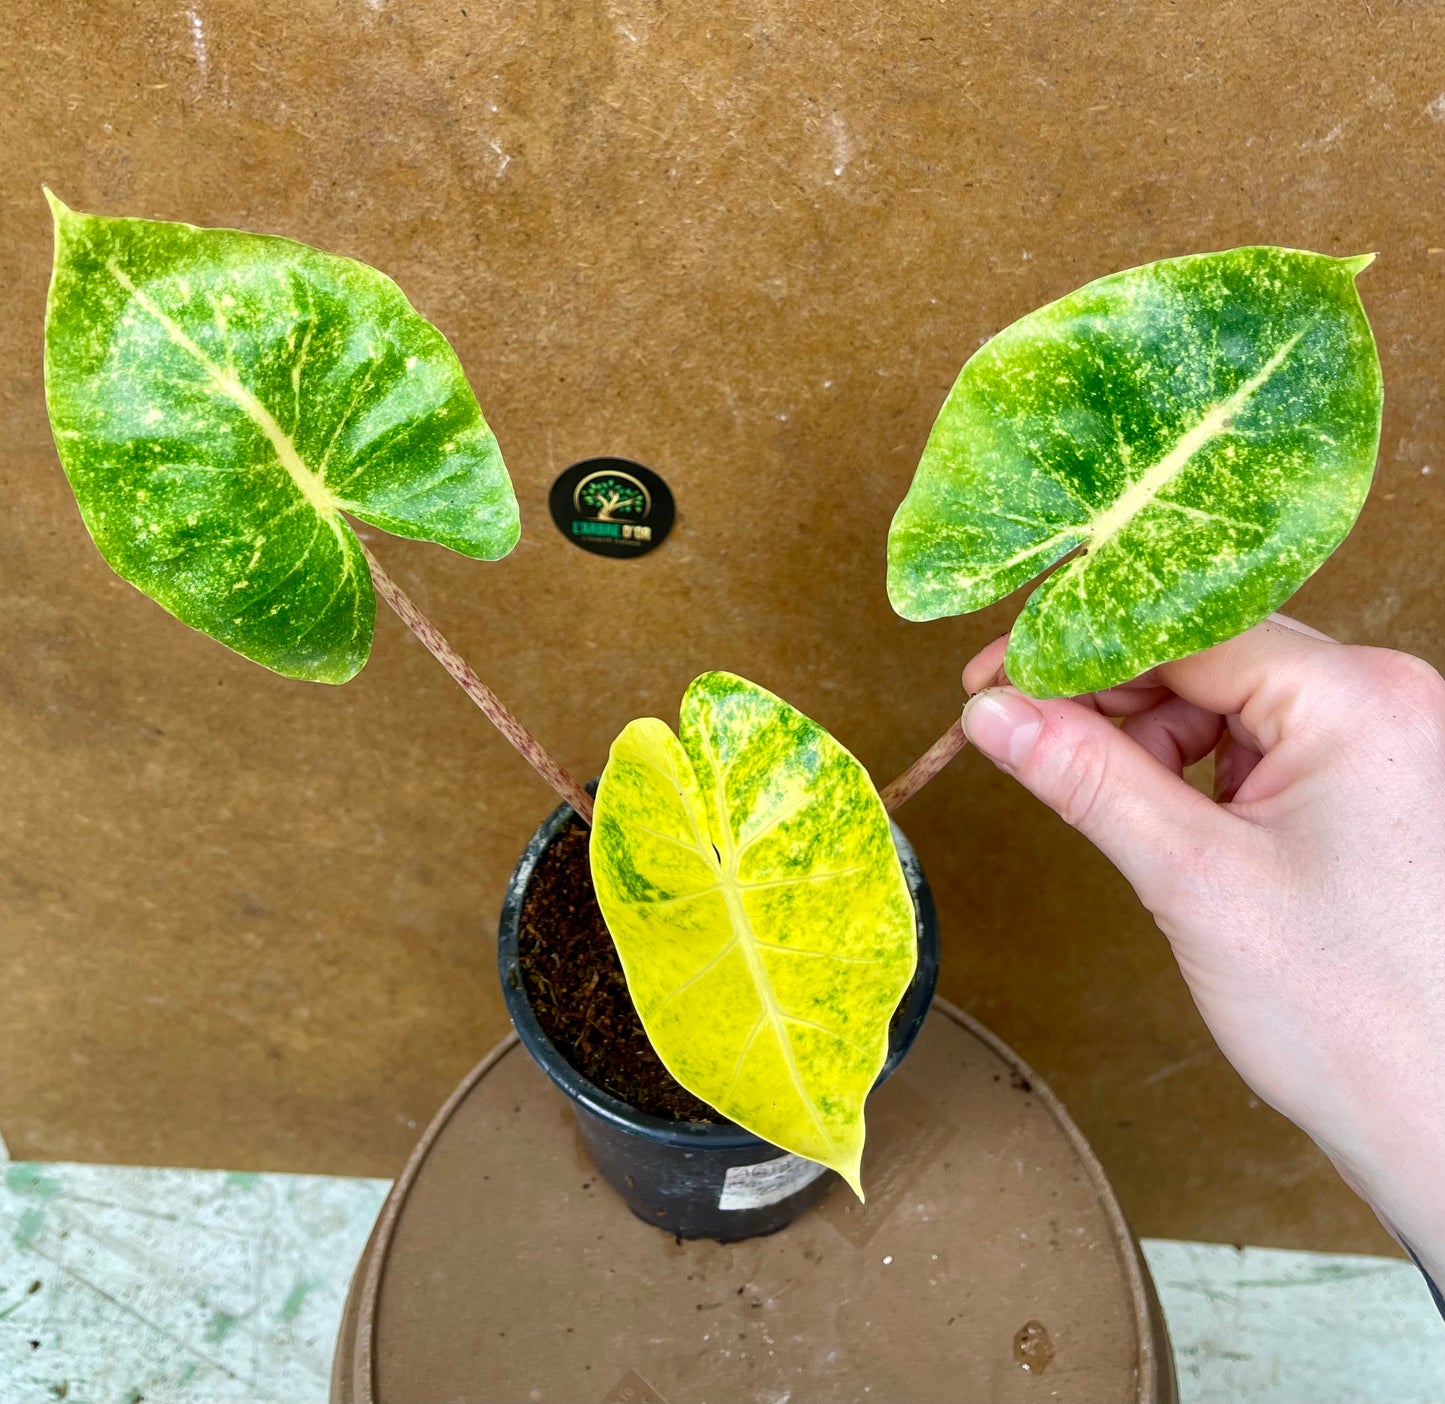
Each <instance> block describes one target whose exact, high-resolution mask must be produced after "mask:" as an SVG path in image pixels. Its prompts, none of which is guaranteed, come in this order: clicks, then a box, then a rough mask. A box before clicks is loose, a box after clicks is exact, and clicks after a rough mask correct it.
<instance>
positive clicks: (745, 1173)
mask: <svg viewBox="0 0 1445 1404" xmlns="http://www.w3.org/2000/svg"><path fill="white" fill-rule="evenodd" d="M827 1168H828V1167H827V1166H826V1165H819V1164H818V1162H817V1161H816V1160H804V1159H803V1157H802V1156H801V1155H780V1156H779V1157H778V1158H777V1159H776V1160H760V1161H758V1163H757V1164H756V1165H734V1166H733V1167H732V1168H731V1169H730V1170H729V1171H728V1172H727V1175H726V1177H725V1178H724V1179H723V1187H722V1194H721V1195H720V1196H719V1197H718V1202H717V1207H718V1208H719V1209H762V1208H764V1207H766V1206H767V1205H769V1204H776V1203H777V1202H778V1201H779V1200H780V1199H786V1198H787V1197H788V1196H789V1195H790V1194H797V1192H798V1191H799V1190H800V1189H802V1188H803V1187H804V1186H805V1185H811V1184H812V1183H813V1181H814V1180H816V1179H817V1178H818V1176H819V1175H821V1174H822V1173H823V1172H824V1171H825V1170H826V1169H827Z"/></svg>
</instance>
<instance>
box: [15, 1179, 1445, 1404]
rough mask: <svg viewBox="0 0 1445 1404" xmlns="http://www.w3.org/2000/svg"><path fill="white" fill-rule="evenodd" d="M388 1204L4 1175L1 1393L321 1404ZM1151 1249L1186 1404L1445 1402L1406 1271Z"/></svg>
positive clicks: (304, 1189) (348, 1186)
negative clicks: (355, 1276)
mask: <svg viewBox="0 0 1445 1404" xmlns="http://www.w3.org/2000/svg"><path fill="white" fill-rule="evenodd" d="M386 1190H387V1185H386V1183H385V1182H384V1181H381V1180H343V1179H328V1178H323V1177H319V1176H310V1175H254V1174H234V1173H233V1174H228V1173H226V1172H225V1171H210V1170H141V1169H133V1168H129V1167H125V1166H109V1165H44V1166H32V1165H12V1166H8V1167H5V1168H4V1173H3V1178H0V1400H3V1401H4V1404H56V1401H58V1400H61V1399H64V1400H65V1402H66V1404H138V1401H140V1400H144V1401H145V1404H231V1402H232V1401H237V1402H238V1404H239V1401H254V1404H272V1401H274V1404H323V1401H325V1399H326V1397H327V1382H328V1376H329V1371H330V1363H331V1352H332V1347H333V1344H334V1341H335V1334H336V1329H337V1325H338V1322H339V1320H340V1316H341V1307H342V1303H343V1301H344V1300H345V1295H346V1288H347V1284H348V1281H349V1279H350V1276H351V1272H352V1269H353V1268H354V1267H355V1265H356V1262H357V1259H358V1258H359V1256H360V1254H361V1250H362V1247H363V1246H364V1244H365V1242H366V1238H367V1235H368V1234H369V1233H370V1232H371V1226H372V1223H373V1221H374V1219H375V1217H376V1213H377V1211H378V1209H379V1208H380V1207H381V1202H382V1199H383V1198H384V1197H385V1194H386ZM1144 1251H1145V1255H1146V1257H1147V1258H1148V1260H1149V1265H1150V1268H1151V1270H1152V1272H1153V1274H1154V1278H1155V1281H1156V1283H1157V1284H1158V1287H1159V1294H1160V1298H1161V1299H1162V1301H1163V1303H1164V1311H1165V1315H1166V1316H1167V1318H1168V1321H1169V1331H1170V1334H1171V1336H1172V1338H1173V1342H1174V1351H1175V1356H1176V1359H1177V1361H1178V1366H1179V1383H1180V1392H1181V1398H1182V1400H1183V1401H1184V1404H1222V1402H1223V1401H1230V1404H1233V1402H1234V1401H1238V1402H1239V1404H1304V1401H1309V1404H1440V1401H1441V1400H1445V1324H1442V1323H1441V1321H1440V1319H1439V1317H1438V1316H1437V1315H1436V1314H1435V1311H1434V1308H1433V1306H1432V1305H1431V1303H1430V1299H1429V1296H1428V1295H1427V1293H1426V1291H1425V1287H1424V1284H1423V1283H1422V1281H1421V1279H1420V1276H1419V1274H1418V1273H1416V1271H1415V1270H1414V1269H1413V1268H1412V1267H1411V1266H1410V1265H1409V1264H1407V1263H1401V1262H1397V1261H1394V1260H1392V1259H1385V1258H1366V1257H1347V1256H1340V1255H1333V1254H1325V1253H1291V1252H1283V1251H1279V1250H1275V1249H1265V1248H1245V1249H1235V1248H1231V1247H1227V1246H1225V1245H1222V1244H1212V1243H1169V1242H1154V1241H1146V1242H1145V1244H1144ZM36 1283H38V1284H39V1286H38V1287H35V1286H34V1284H36ZM32 1288H33V1290H32ZM32 1343H33V1344H32Z"/></svg>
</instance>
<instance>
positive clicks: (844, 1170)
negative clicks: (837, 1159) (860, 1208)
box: [833, 1154, 868, 1204]
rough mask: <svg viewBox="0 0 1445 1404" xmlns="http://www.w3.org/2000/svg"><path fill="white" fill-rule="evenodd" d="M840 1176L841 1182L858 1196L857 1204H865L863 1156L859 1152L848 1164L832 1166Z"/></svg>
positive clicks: (866, 1200) (866, 1198)
mask: <svg viewBox="0 0 1445 1404" xmlns="http://www.w3.org/2000/svg"><path fill="white" fill-rule="evenodd" d="M833 1169H835V1170H836V1171H837V1172H838V1174H839V1175H840V1176H842V1179H843V1183H844V1184H846V1185H847V1186H848V1188H849V1189H850V1190H852V1191H853V1193H854V1194H856V1195H857V1196H858V1203H859V1204H866V1203H867V1202H868V1196H867V1195H865V1194H864V1193H863V1157H862V1155H861V1154H859V1155H858V1156H857V1157H856V1158H855V1159H854V1160H853V1161H852V1162H851V1163H850V1164H848V1165H835V1166H834V1167H833Z"/></svg>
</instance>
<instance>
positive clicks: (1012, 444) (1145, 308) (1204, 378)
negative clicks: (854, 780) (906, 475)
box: [888, 248, 1382, 696]
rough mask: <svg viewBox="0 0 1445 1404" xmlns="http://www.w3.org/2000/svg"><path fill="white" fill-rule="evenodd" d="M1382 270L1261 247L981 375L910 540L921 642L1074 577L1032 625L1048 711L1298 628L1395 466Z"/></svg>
mask: <svg viewBox="0 0 1445 1404" xmlns="http://www.w3.org/2000/svg"><path fill="white" fill-rule="evenodd" d="M1369 262H1370V259H1369V258H1346V259H1336V258H1327V257H1325V256H1324V255H1322V254H1314V253H1302V252H1299V251H1297V250H1293V249H1280V248H1242V249H1234V250H1231V251H1229V252H1227V253H1215V254H1198V255H1194V256H1191V257H1187V258H1174V259H1166V260H1164V261H1162V262H1159V263H1151V264H1148V265H1147V266H1145V267H1143V268H1133V269H1129V270H1128V271H1126V272H1123V273H1116V274H1114V275H1112V276H1111V277H1107V278H1101V279H1099V280H1098V281H1097V282H1094V283H1090V284H1088V285H1087V286H1086V287H1083V288H1080V289H1079V290H1078V291H1077V292H1074V293H1071V294H1069V296H1067V297H1065V298H1062V299H1061V300H1059V301H1058V302H1054V303H1051V304H1049V305H1048V306H1047V307H1043V308H1040V309H1039V310H1038V311H1036V312H1032V313H1030V314H1029V315H1028V316H1026V317H1024V318H1022V319H1021V320H1020V321H1017V322H1015V323H1014V324H1013V325H1012V326H1010V327H1008V328H1006V329H1005V330H1004V331H1002V332H1000V333H999V334H998V335H997V336H996V337H994V338H993V340H991V341H990V342H988V343H987V344H986V345H985V346H983V347H982V348H981V349H980V350H979V351H978V352H977V353H976V354H975V355H974V356H973V357H972V358H971V359H970V360H969V361H968V363H967V364H966V365H965V366H964V368H963V371H962V373H961V374H960V375H959V377H958V381H957V383H956V384H955V385H954V387H953V389H952V391H951V392H950V393H949V396H948V399H947V400H946V401H945V403H944V406H943V409H942V411H941V413H940V414H939V416H938V421H937V423H936V424H935V425H934V427H933V433H932V435H931V436H930V438H929V440H928V445H927V447H926V448H925V450H924V454H923V459H922V462H921V463H920V464H919V467H918V473H917V476H916V477H915V478H914V481H913V485H912V487H911V488H910V490H909V492H908V495H907V497H906V498H905V499H904V501H903V504H902V506H901V507H899V509H898V513H897V515H896V516H895V518H894V520H893V526H892V530H891V531H890V532H889V537H888V593H889V598H890V599H891V600H892V602H893V606H894V608H895V609H896V610H897V611H898V612H899V613H900V614H902V615H904V616H905V617H907V618H909V619H936V618H939V617H940V616H943V615H950V614H963V613H967V612H969V611H971V610H975V609H980V608H982V607H983V606H984V605H987V604H991V603H993V602H994V601H995V600H998V599H1001V598H1002V597H1003V596H1005V595H1007V594H1009V593H1010V592H1011V591H1013V590H1016V589H1018V587H1019V586H1021V585H1024V584H1026V583H1027V582H1028V581H1030V580H1031V579H1033V578H1034V577H1035V576H1036V575H1038V574H1040V573H1041V572H1043V571H1045V570H1047V569H1048V568H1049V567H1050V566H1052V565H1054V564H1055V563H1056V562H1058V561H1061V560H1063V559H1064V558H1065V557H1066V556H1068V555H1069V554H1070V553H1071V552H1077V554H1076V555H1074V556H1073V559H1071V560H1069V561H1068V562H1067V563H1066V564H1065V565H1063V566H1062V567H1060V568H1059V569H1058V570H1056V571H1054V573H1053V574H1051V575H1050V576H1049V577H1048V578H1047V579H1046V580H1045V581H1044V582H1043V584H1042V585H1040V586H1039V588H1038V589H1037V590H1036V591H1035V592H1034V593H1033V595H1032V596H1031V597H1030V599H1029V601H1028V604H1027V605H1026V606H1025V608H1024V610H1023V613H1022V614H1021V615H1020V616H1019V619H1018V621H1017V623H1016V624H1015V626H1014V630H1013V635H1012V639H1011V642H1010V644H1009V650H1008V659H1007V664H1006V666H1007V669H1008V674H1009V677H1010V679H1011V680H1012V681H1013V682H1014V683H1015V684H1016V685H1017V686H1018V687H1020V688H1021V689H1023V690H1024V691H1025V692H1031V693H1033V694H1035V695H1036V696H1059V695H1073V694H1078V693H1083V692H1089V691H1094V690H1096V689H1100V688H1105V687H1109V686H1112V685H1114V684H1116V683H1120V682H1123V681H1125V680H1127V679H1129V678H1132V677H1135V676H1137V675H1138V674H1139V673H1142V672H1144V671H1145V670H1146V669H1148V668H1150V667H1153V666H1154V665H1155V664H1158V663H1163V662H1166V661H1169V660H1171V659H1174V658H1181V657H1183V656H1185V655H1186V654H1190V653H1194V652H1196V651H1198V650H1199V649H1201V648H1206V647H1208V646H1209V645H1211V644H1214V643H1218V642H1220V641H1221V640H1223V639H1226V638H1229V637H1230V636H1232V635H1234V634H1237V633H1239V632H1241V631H1243V630H1244V629H1247V628H1249V627H1250V626H1251V625H1253V624H1256V623H1258V622H1259V620H1261V619H1263V618H1264V617H1265V615H1267V614H1268V613H1269V612H1270V611H1271V610H1273V609H1276V608H1278V607H1279V606H1280V605H1281V604H1283V603H1284V601H1285V600H1286V599H1288V598H1289V596H1290V595H1291V594H1293V593H1294V591H1295V590H1296V589H1297V588H1298V587H1299V586H1300V585H1301V584H1302V583H1303V582H1304V580H1305V579H1307V578H1308V576H1309V575H1310V574H1311V573H1313V572H1314V571H1315V570H1316V569H1317V568H1318V567H1319V566H1320V565H1321V564H1322V563H1323V561H1324V560H1325V559H1326V557H1328V556H1329V554H1330V552H1331V551H1333V550H1334V549H1335V547H1336V546H1338V545H1339V543H1340V542H1341V541H1342V540H1343V539H1344V537H1345V535H1346V534H1347V533H1348V532H1349V530H1350V527H1351V526H1352V525H1353V524H1354V521H1355V518H1356V516H1357V515H1358V514H1359V511H1360V508H1361V506H1362V505H1363V503H1364V500H1365V495H1366V493H1367V492H1368V491H1369V486H1370V479H1371V475H1372V474H1373V471H1374V465H1375V454H1376V451H1377V448H1378V445H1379V435H1380V415H1381V405H1382V390H1381V377H1380V365H1379V359H1378V357H1377V356H1376V353H1375V343H1374V338H1373V336H1372V335H1371V332H1370V326H1369V322H1368V321H1367V320H1366V318H1365V313H1364V309H1363V308H1362V307H1361V305H1360V299H1359V295H1358V293H1357V292H1356V290H1355V277H1356V275H1357V274H1359V273H1360V272H1361V271H1362V270H1363V269H1364V268H1365V267H1366V265H1367V264H1368V263H1369Z"/></svg>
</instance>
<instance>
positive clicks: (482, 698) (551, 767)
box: [361, 542, 592, 824]
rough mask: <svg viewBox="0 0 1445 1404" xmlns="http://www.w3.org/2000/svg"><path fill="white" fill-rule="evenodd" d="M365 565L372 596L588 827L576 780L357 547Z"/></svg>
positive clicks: (588, 805)
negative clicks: (382, 602)
mask: <svg viewBox="0 0 1445 1404" xmlns="http://www.w3.org/2000/svg"><path fill="white" fill-rule="evenodd" d="M361 550H362V553H363V554H364V555H365V556H366V563H367V565H368V566H370V567H371V580H372V584H373V585H375V586H376V593H377V594H378V595H380V596H381V598H382V599H384V600H385V601H386V602H387V604H389V605H390V606H391V608H392V609H393V611H394V612H395V613H396V617H397V618H398V619H400V620H401V622H402V623H403V624H405V625H406V627H407V628H408V629H410V630H411V631H412V633H413V634H415V635H416V636H417V638H419V639H420V640H421V641H422V643H424V644H425V645H426V648H427V651H428V652H429V653H430V654H431V655H432V657H433V658H435V659H436V660H437V662H438V663H440V664H441V665H442V667H443V668H445V669H446V670H447V672H449V673H450V674H451V675H452V677H454V678H455V679H456V680H457V683H458V685H459V686H460V687H461V689H462V691H463V692H465V693H466V694H467V696H468V697H470V698H471V699H472V701H473V702H475V703H476V704H477V706H478V707H480V708H481V709H482V711H483V712H485V713H486V715H487V720H488V721H490V722H491V723H492V725H493V726H495V727H496V728H497V730H498V731H500V732H501V733H502V735H503V736H505V737H506V738H507V740H508V741H510V742H511V743H512V745H513V746H515V747H516V748H517V751H518V752H519V754H520V755H521V757H522V759H523V760H524V761H526V762H527V764H528V765H530V766H531V767H532V769H533V770H535V771H536V772H537V774H538V775H540V776H541V777H542V779H544V780H545V781H546V782H547V783H548V784H549V785H550V786H551V787H552V788H553V789H554V790H556V792H557V793H558V794H559V795H560V796H561V797H562V798H563V799H564V800H565V801H566V802H567V803H568V804H570V805H571V806H572V808H573V809H575V810H576V811H577V813H578V815H579V816H580V817H581V819H582V821H583V822H584V823H586V824H590V823H591V822H592V796H591V795H589V794H588V793H587V791H586V790H584V789H583V788H582V786H581V785H579V784H578V783H577V779H576V777H575V776H573V775H572V774H570V773H569V772H568V771H567V770H565V769H564V768H563V767H562V766H561V765H559V764H558V763H557V762H556V761H555V760H553V759H552V757H551V756H550V755H549V754H548V753H547V751H546V749H545V748H544V747H543V745H542V743H541V742H540V741H538V740H537V738H536V737H535V736H533V735H532V733H531V732H530V731H528V730H527V728H526V727H525V726H523V725H522V723H521V722H519V721H518V720H517V719H516V717H514V716H513V715H512V714H511V712H509V711H508V710H507V707H506V705H505V704H504V703H503V702H502V699H501V698H500V697H498V696H497V694H496V693H495V692H493V691H492V689H491V688H489V687H488V686H487V685H486V683H484V682H483V681H482V680H481V679H480V678H479V677H478V676H477V675H476V673H474V672H473V671H472V668H471V665H470V664H469V663H467V662H466V660H465V659H464V658H462V656H461V655H460V654H459V653H458V652H457V651H456V649H454V648H453V647H452V646H451V644H449V643H448V642H447V641H446V640H445V639H444V638H443V637H442V635H441V631H440V630H439V629H438V628H437V627H436V625H435V624H433V623H432V622H431V620H430V619H428V618H427V617H426V615H424V614H423V613H422V612H421V610H419V609H418V608H417V607H416V606H415V605H414V604H413V603H412V602H411V600H410V599H409V598H408V597H407V595H406V592H405V591H404V590H403V589H402V588H401V586H400V585H398V584H397V583H396V581H395V580H393V579H392V578H391V576H389V575H388V574H387V573H386V570H385V569H384V568H383V566H382V564H381V562H380V561H378V560H377V559H376V557H375V556H373V555H372V554H371V552H370V551H369V550H368V549H367V546H366V543H365V542H362V543H361Z"/></svg>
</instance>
